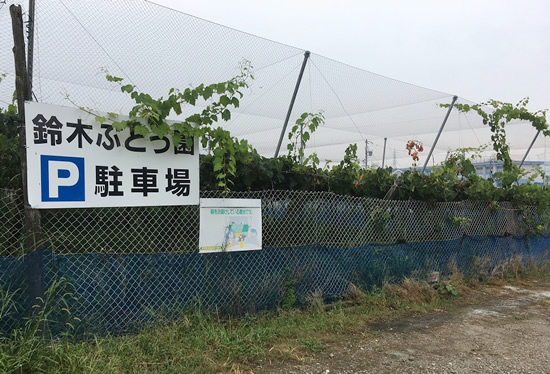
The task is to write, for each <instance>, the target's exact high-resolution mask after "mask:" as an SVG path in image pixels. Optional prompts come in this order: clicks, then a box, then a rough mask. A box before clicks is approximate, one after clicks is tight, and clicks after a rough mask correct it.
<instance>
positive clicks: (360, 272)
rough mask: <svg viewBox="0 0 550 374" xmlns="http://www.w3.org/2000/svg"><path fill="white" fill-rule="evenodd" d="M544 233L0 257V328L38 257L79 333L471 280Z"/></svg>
mask: <svg viewBox="0 0 550 374" xmlns="http://www.w3.org/2000/svg"><path fill="white" fill-rule="evenodd" d="M549 249H550V238H547V237H543V236H537V237H528V238H514V237H487V236H484V237H475V236H474V237H463V238H461V239H456V240H449V241H439V242H418V243H401V244H392V245H366V246H362V247H358V248H352V249H341V248H327V247H321V246H304V247H298V248H264V249H263V250H261V251H249V252H230V253H215V254H199V253H194V254H170V253H159V254H127V255H118V254H98V253H91V254H74V255H57V254H54V253H53V252H51V251H49V250H41V251H36V252H33V253H32V254H29V255H27V256H25V257H24V258H22V259H17V258H12V257H9V258H0V284H1V285H2V287H3V288H4V289H6V288H9V289H11V290H16V289H19V293H18V298H17V300H16V301H17V306H18V308H19V310H18V313H17V315H11V316H8V317H9V318H3V319H2V321H0V331H4V332H6V331H8V330H9V329H11V328H13V327H16V326H17V325H20V323H21V322H22V321H23V320H24V319H23V318H24V316H25V315H28V311H29V310H30V305H31V303H30V302H29V301H28V300H27V299H28V297H27V296H25V295H26V292H27V291H26V290H27V273H28V272H27V268H28V265H29V263H30V262H31V261H40V262H41V264H42V269H43V274H42V287H43V288H44V289H46V288H47V287H48V285H49V284H51V282H52V280H54V279H59V278H60V277H65V278H66V279H67V280H68V281H69V282H70V283H71V284H72V285H73V287H74V291H75V295H76V296H77V297H78V299H77V300H76V301H72V302H71V305H70V309H71V312H72V315H74V316H78V317H79V318H80V319H81V320H82V322H81V323H80V325H79V326H78V327H77V330H78V332H79V333H100V334H101V333H106V332H110V333H120V332H125V331H130V330H135V329H137V328H140V327H143V326H144V325H145V324H147V323H151V322H158V321H162V320H166V319H173V318H177V317H178V315H181V313H182V312H184V311H185V310H186V308H196V307H204V308H209V309H214V308H216V309H218V310H220V311H222V312H224V313H231V314H243V313H247V312H252V313H253V312H256V311H258V310H266V309H274V308H276V307H277V306H279V305H280V304H281V302H282V300H283V298H284V295H285V292H287V290H288V289H289V288H293V289H294V291H295V295H296V298H297V305H300V304H302V303H304V301H305V298H306V297H307V295H309V294H311V293H313V292H316V291H321V292H322V294H323V295H324V296H325V297H326V298H327V299H334V298H338V297H340V296H341V295H342V294H343V293H345V291H346V290H347V289H348V287H349V284H350V283H353V284H355V285H357V286H360V287H362V288H363V289H371V288H372V287H375V286H380V285H381V284H382V283H383V282H384V281H390V282H392V281H399V280H400V279H402V278H403V277H416V278H421V279H426V277H427V276H428V274H430V273H431V272H433V271H439V272H440V273H441V275H442V276H445V274H447V273H448V264H450V263H451V262H453V261H454V262H456V265H457V266H458V268H459V269H460V270H461V271H462V272H463V273H465V274H467V275H470V276H472V277H480V278H483V277H486V276H487V275H488V274H489V273H490V271H491V270H492V269H493V268H494V267H495V266H496V265H497V264H498V263H502V262H503V261H505V260H507V259H510V258H511V257H513V256H515V255H521V256H522V258H523V259H524V260H527V259H533V260H534V261H535V262H537V263H542V262H543V261H546V260H547V257H546V255H547V254H548V250H549Z"/></svg>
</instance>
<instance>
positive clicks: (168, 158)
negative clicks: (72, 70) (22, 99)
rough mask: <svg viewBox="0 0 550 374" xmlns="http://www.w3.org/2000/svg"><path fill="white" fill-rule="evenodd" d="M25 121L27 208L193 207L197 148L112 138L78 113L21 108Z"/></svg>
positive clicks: (124, 134)
mask: <svg viewBox="0 0 550 374" xmlns="http://www.w3.org/2000/svg"><path fill="white" fill-rule="evenodd" d="M25 116H26V119H25V123H26V130H27V159H28V180H29V183H28V186H29V187H28V188H29V202H30V204H31V206H32V207H36V208H56V207H58V208H66V207H102V206H148V205H191V204H193V205H195V204H198V195H199V191H198V189H199V183H198V182H199V181H198V178H199V170H198V169H199V165H198V164H199V158H198V152H196V149H198V142H197V140H194V141H193V142H192V143H191V144H186V142H185V141H182V142H180V143H179V144H178V145H175V144H173V142H172V140H171V139H170V138H168V137H163V138H160V137H158V136H156V135H154V134H151V135H150V136H147V137H144V136H143V135H140V134H135V133H133V132H131V131H130V130H129V129H125V130H123V131H120V132H117V131H116V130H115V129H113V126H112V125H111V124H108V123H99V122H97V121H96V117H95V116H94V115H90V114H89V113H87V112H84V111H82V110H79V109H77V108H67V107H60V106H53V105H46V104H41V103H26V113H25Z"/></svg>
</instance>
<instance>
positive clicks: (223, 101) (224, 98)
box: [220, 95, 231, 106]
mask: <svg viewBox="0 0 550 374" xmlns="http://www.w3.org/2000/svg"><path fill="white" fill-rule="evenodd" d="M220 104H221V105H223V106H228V105H229V104H231V99H229V97H227V96H226V95H222V96H221V97H220Z"/></svg>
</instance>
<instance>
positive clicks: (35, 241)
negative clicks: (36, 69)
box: [10, 5, 43, 306]
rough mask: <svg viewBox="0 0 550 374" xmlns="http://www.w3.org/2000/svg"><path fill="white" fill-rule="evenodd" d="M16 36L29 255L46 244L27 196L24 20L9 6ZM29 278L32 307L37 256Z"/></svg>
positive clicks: (38, 287)
mask: <svg viewBox="0 0 550 374" xmlns="http://www.w3.org/2000/svg"><path fill="white" fill-rule="evenodd" d="M10 15H11V21H12V32H13V57H14V62H15V91H16V95H17V114H18V126H19V156H20V158H21V181H22V188H23V197H24V213H25V216H24V221H23V246H24V248H23V249H24V250H25V252H26V253H28V252H31V251H35V250H37V249H39V246H40V245H42V244H43V240H42V229H41V223H40V211H38V210H36V209H31V208H30V206H29V199H28V194H27V153H26V137H25V136H26V135H25V101H26V100H29V99H30V98H31V96H30V95H31V93H30V92H29V84H28V76H27V67H26V60H25V39H24V31H23V30H24V28H23V16H22V12H21V6H20V5H17V6H16V5H10ZM28 260H29V261H28V267H27V272H28V273H27V278H28V282H29V283H28V287H29V289H28V291H29V298H30V300H29V301H30V302H31V306H32V305H33V304H34V303H35V301H36V300H37V299H36V298H37V297H42V295H43V288H42V277H43V266H42V261H41V256H39V255H38V256H37V255H36V254H35V255H33V256H31V257H30V258H29V259H28Z"/></svg>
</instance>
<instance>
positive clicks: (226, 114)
mask: <svg viewBox="0 0 550 374" xmlns="http://www.w3.org/2000/svg"><path fill="white" fill-rule="evenodd" d="M222 119H223V120H224V121H229V120H230V119H231V112H230V111H229V109H224V111H223V112H222Z"/></svg>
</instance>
